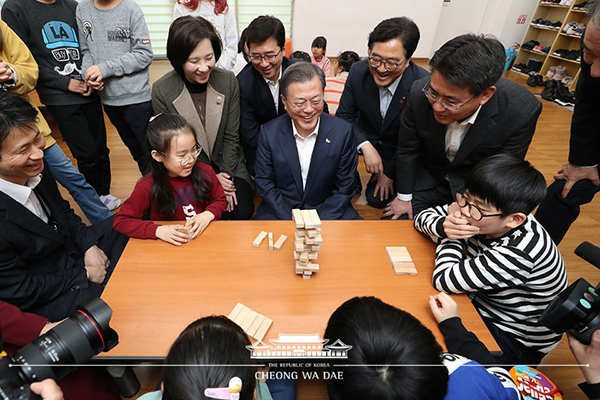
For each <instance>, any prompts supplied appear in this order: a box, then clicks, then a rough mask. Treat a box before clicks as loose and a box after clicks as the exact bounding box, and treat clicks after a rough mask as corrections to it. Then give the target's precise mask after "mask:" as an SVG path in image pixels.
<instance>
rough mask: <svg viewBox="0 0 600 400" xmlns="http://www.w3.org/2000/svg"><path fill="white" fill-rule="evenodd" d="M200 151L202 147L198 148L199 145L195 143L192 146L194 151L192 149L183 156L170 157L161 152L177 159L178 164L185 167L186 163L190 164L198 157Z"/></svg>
mask: <svg viewBox="0 0 600 400" xmlns="http://www.w3.org/2000/svg"><path fill="white" fill-rule="evenodd" d="M201 152H202V149H201V148H200V146H198V145H196V146H195V147H194V151H192V153H191V154H188V155H186V156H183V157H171V156H170V155H168V154H165V153H161V154H162V155H163V156H165V157H169V158H172V159H173V160H175V161H177V162H178V163H179V164H181V166H182V167H185V166H187V165H190V164H192V163H195V162H196V160H197V159H198V156H199V155H200V153H201Z"/></svg>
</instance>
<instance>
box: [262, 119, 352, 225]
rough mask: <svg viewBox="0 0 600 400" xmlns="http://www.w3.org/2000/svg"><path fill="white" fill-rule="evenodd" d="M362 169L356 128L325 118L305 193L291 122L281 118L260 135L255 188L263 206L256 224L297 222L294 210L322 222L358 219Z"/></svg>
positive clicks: (270, 123) (271, 123)
mask: <svg viewBox="0 0 600 400" xmlns="http://www.w3.org/2000/svg"><path fill="white" fill-rule="evenodd" d="M357 165H358V156H357V153H356V151H355V148H354V140H353V138H352V126H351V125H350V124H348V123H346V122H345V121H342V120H341V119H339V118H336V117H334V116H331V115H329V114H327V113H325V112H323V113H322V114H321V121H320V125H319V133H318V135H317V141H316V143H315V148H314V150H313V153H312V158H311V161H310V169H309V172H308V177H307V179H306V188H305V189H303V188H302V175H301V172H300V161H299V159H298V150H297V147H296V139H295V138H294V135H293V131H292V120H291V119H290V117H289V116H288V115H287V114H286V115H283V116H281V117H278V118H277V119H275V120H273V121H271V122H269V123H267V124H265V125H263V127H262V128H261V130H260V136H259V143H258V150H257V156H256V187H257V191H258V194H259V195H260V197H262V199H263V201H262V203H261V204H260V205H259V206H258V210H257V212H256V216H255V217H254V219H281V220H287V219H292V209H294V208H301V209H316V210H317V212H318V213H319V216H320V217H321V219H323V220H325V219H357V218H359V216H358V213H357V212H356V210H355V209H354V208H352V204H351V200H352V197H353V196H354V194H355V193H356V192H355V189H356V181H355V179H356V167H357Z"/></svg>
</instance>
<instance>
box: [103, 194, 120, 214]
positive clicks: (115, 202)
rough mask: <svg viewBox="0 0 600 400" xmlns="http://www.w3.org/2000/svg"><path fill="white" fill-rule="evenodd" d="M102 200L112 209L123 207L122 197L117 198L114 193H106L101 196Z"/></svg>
mask: <svg viewBox="0 0 600 400" xmlns="http://www.w3.org/2000/svg"><path fill="white" fill-rule="evenodd" d="M100 201H101V202H102V204H104V205H105V206H106V208H108V209H109V210H110V211H113V210H116V209H117V208H119V207H121V199H118V198H116V197H115V196H113V195H112V194H105V195H102V196H100Z"/></svg>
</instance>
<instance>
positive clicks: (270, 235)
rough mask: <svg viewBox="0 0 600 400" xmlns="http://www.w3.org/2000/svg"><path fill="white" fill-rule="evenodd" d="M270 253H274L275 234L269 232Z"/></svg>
mask: <svg viewBox="0 0 600 400" xmlns="http://www.w3.org/2000/svg"><path fill="white" fill-rule="evenodd" d="M269 251H273V232H269Z"/></svg>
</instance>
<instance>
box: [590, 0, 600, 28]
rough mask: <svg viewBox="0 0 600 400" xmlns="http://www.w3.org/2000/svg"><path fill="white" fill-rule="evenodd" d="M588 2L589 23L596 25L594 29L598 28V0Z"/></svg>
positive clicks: (599, 23)
mask: <svg viewBox="0 0 600 400" xmlns="http://www.w3.org/2000/svg"><path fill="white" fill-rule="evenodd" d="M588 4H589V5H588V7H587V12H588V19H589V21H590V23H591V24H594V25H595V26H596V29H598V30H600V0H590V1H589V3H588Z"/></svg>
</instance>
